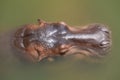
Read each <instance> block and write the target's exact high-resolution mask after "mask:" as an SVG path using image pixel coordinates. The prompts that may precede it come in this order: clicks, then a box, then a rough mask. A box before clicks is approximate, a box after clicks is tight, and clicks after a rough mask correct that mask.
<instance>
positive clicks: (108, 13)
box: [0, 0, 120, 80]
mask: <svg viewBox="0 0 120 80" xmlns="http://www.w3.org/2000/svg"><path fill="white" fill-rule="evenodd" d="M119 3H120V1H119V0H0V34H3V33H6V32H9V31H10V30H13V29H15V28H17V26H19V25H23V24H27V23H37V22H36V19H38V18H41V19H43V20H45V21H49V22H57V21H64V22H66V23H67V24H69V25H71V26H73V25H74V26H78V25H86V24H89V23H96V22H97V23H103V24H107V25H108V26H109V27H110V29H111V31H112V39H113V45H112V49H111V52H110V53H111V54H109V55H108V56H107V57H105V58H104V59H103V60H101V61H100V62H91V61H90V62H89V61H82V60H74V59H72V58H67V59H66V58H58V59H57V60H56V61H54V62H46V61H44V62H42V63H37V64H27V63H22V62H20V61H19V60H17V59H16V58H15V57H14V56H12V55H11V51H10V49H9V47H7V46H6V45H7V43H1V44H0V54H4V55H5V56H0V60H1V61H0V80H119V79H120V70H119V67H120V62H119V61H120V58H119V56H120V50H119V47H120V42H119V41H120V37H119V34H120V30H119V29H120V27H119V26H120V4H119ZM3 38H4V36H3ZM7 39H9V38H5V40H7ZM3 40H4V39H3Z"/></svg>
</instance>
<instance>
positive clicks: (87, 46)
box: [12, 19, 111, 62]
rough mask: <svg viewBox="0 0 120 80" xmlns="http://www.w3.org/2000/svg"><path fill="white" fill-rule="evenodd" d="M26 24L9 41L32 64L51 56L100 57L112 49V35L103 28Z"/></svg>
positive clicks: (59, 23)
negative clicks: (76, 55) (79, 55)
mask: <svg viewBox="0 0 120 80" xmlns="http://www.w3.org/2000/svg"><path fill="white" fill-rule="evenodd" d="M38 22H39V24H38V25H35V24H28V25H24V26H23V27H22V28H20V29H18V30H17V31H16V32H15V34H14V36H13V39H12V43H13V47H14V48H16V49H17V50H18V51H20V52H21V53H23V55H26V57H25V58H29V59H30V60H32V61H35V62H37V61H41V60H43V59H44V58H48V57H54V56H60V55H61V56H66V55H71V54H81V55H85V56H95V57H102V56H104V55H106V54H107V53H108V52H109V50H110V47H111V32H110V31H109V29H108V28H107V27H106V26H105V25H102V24H90V25H87V26H85V27H82V28H79V29H78V28H74V27H70V26H68V25H67V24H65V23H64V22H57V23H47V22H45V21H42V20H40V19H39V20H38Z"/></svg>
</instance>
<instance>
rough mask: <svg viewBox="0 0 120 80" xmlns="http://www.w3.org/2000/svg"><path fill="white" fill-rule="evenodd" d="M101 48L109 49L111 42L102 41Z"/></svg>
mask: <svg viewBox="0 0 120 80" xmlns="http://www.w3.org/2000/svg"><path fill="white" fill-rule="evenodd" d="M99 46H100V47H102V48H105V47H109V46H110V41H108V40H105V41H102V42H101V43H100V45H99Z"/></svg>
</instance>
